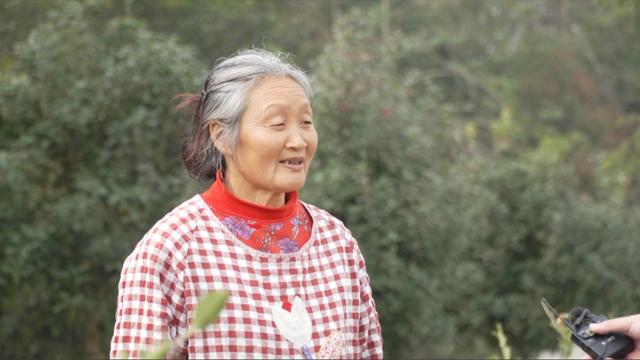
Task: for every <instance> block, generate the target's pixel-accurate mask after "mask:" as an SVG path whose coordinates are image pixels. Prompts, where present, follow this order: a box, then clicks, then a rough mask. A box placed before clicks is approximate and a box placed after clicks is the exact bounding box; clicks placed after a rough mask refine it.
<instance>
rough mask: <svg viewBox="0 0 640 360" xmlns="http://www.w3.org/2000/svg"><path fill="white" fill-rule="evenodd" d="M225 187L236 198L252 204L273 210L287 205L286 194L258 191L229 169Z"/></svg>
mask: <svg viewBox="0 0 640 360" xmlns="http://www.w3.org/2000/svg"><path fill="white" fill-rule="evenodd" d="M224 185H225V187H226V188H227V190H228V191H229V192H230V193H231V194H233V195H234V196H235V197H237V198H239V199H241V200H244V201H246V202H249V203H252V204H256V205H260V206H265V207H273V208H277V207H282V206H284V204H285V200H286V198H285V193H274V192H271V191H267V190H260V189H256V188H255V187H254V186H252V185H251V184H249V183H247V182H246V181H243V180H242V177H241V176H238V175H237V174H235V173H234V172H233V171H231V169H227V173H226V176H225V178H224Z"/></svg>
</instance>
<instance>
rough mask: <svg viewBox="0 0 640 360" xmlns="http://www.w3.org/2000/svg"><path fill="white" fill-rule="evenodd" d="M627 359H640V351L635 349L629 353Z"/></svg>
mask: <svg viewBox="0 0 640 360" xmlns="http://www.w3.org/2000/svg"><path fill="white" fill-rule="evenodd" d="M625 359H640V349H635V350H633V351H632V352H630V353H628V354H627V356H626V357H625Z"/></svg>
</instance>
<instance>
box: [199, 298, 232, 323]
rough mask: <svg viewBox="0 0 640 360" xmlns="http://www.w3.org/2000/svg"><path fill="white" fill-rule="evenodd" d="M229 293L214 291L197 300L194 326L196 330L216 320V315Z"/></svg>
mask: <svg viewBox="0 0 640 360" xmlns="http://www.w3.org/2000/svg"><path fill="white" fill-rule="evenodd" d="M228 296H229V293H228V292H227V291H215V292H212V293H209V294H207V295H206V296H203V297H201V298H200V300H199V301H198V307H197V308H196V317H195V321H194V326H195V328H196V329H197V330H202V329H204V328H205V327H207V325H209V324H212V323H214V322H215V321H216V320H218V315H219V314H220V311H221V310H222V308H223V307H224V304H225V302H226V301H227V297H228Z"/></svg>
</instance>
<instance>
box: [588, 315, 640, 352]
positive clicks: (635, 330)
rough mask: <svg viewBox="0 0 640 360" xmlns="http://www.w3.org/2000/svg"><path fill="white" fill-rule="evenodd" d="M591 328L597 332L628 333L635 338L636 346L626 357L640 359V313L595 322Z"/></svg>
mask: <svg viewBox="0 0 640 360" xmlns="http://www.w3.org/2000/svg"><path fill="white" fill-rule="evenodd" d="M589 328H590V329H591V331H593V332H594V333H596V334H607V333H611V332H617V333H622V334H625V335H627V336H628V337H630V338H631V339H632V340H633V342H634V345H635V347H634V349H633V351H631V352H630V353H629V354H627V357H626V358H627V359H640V314H636V315H631V316H625V317H619V318H615V319H609V320H605V321H603V322H601V323H593V324H591V325H590V326H589Z"/></svg>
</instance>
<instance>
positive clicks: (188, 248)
mask: <svg viewBox="0 0 640 360" xmlns="http://www.w3.org/2000/svg"><path fill="white" fill-rule="evenodd" d="M304 205H305V207H306V209H307V210H308V211H309V214H310V215H311V217H312V218H313V228H312V233H311V238H310V239H309V241H308V242H307V243H306V244H305V245H304V247H302V248H301V249H300V250H299V251H297V252H295V253H290V254H285V253H281V254H269V253H264V252H260V251H259V250H256V249H252V248H250V247H248V246H247V245H245V244H244V243H242V242H241V241H240V240H238V239H237V238H235V237H234V236H233V235H232V234H231V233H230V232H229V231H228V230H227V229H226V228H225V227H224V226H223V225H222V224H221V223H220V221H219V220H218V219H217V218H216V217H215V216H214V215H213V213H212V212H211V210H210V208H209V207H208V206H207V205H206V204H205V202H204V201H203V199H202V198H201V197H200V195H196V196H194V197H193V198H191V199H189V200H187V201H186V202H184V203H183V204H181V205H179V206H178V207H176V208H175V209H174V210H173V211H171V212H170V213H169V214H167V215H166V216H165V217H164V218H163V219H162V220H160V221H159V222H158V223H156V224H155V226H153V228H152V229H151V230H150V231H149V232H148V233H147V234H146V235H145V236H144V238H143V239H142V240H141V241H140V242H139V243H138V245H137V246H136V248H135V250H134V251H133V253H132V254H131V255H129V257H128V258H127V260H126V261H125V263H124V266H123V269H122V274H121V279H120V285H119V294H118V308H117V311H116V323H115V329H114V334H113V339H112V340H111V353H110V356H111V358H118V357H124V356H125V355H127V356H128V357H129V358H138V357H140V355H141V352H142V351H144V350H147V349H149V348H151V347H152V346H153V345H154V344H157V343H159V342H161V341H162V340H165V339H171V340H172V341H176V340H177V339H178V338H181V337H182V338H184V337H185V336H186V334H187V332H188V328H189V326H190V325H191V323H192V322H193V316H194V311H195V308H196V306H197V299H198V298H200V297H201V296H204V295H206V294H207V293H209V292H211V291H216V290H227V291H228V292H229V293H230V295H229V298H228V300H227V304H226V305H225V308H224V310H223V311H222V312H221V314H220V318H219V319H218V321H217V322H216V323H214V324H212V325H209V326H208V327H207V328H206V329H205V330H204V331H200V332H196V333H195V334H194V335H191V336H188V337H186V340H185V341H184V342H183V343H181V344H177V345H178V346H179V348H180V356H182V357H188V358H192V359H213V358H226V359H228V358H245V359H258V358H302V357H303V355H304V356H306V357H309V355H311V356H313V358H315V359H319V358H322V357H330V358H336V357H342V358H348V359H355V358H382V336H381V329H380V324H379V322H378V314H377V312H376V309H375V303H374V300H373V297H372V296H371V287H370V286H369V276H368V275H367V272H366V269H365V263H364V259H363V257H362V254H361V253H360V250H359V248H358V244H357V242H356V240H355V239H354V238H353V237H352V236H351V233H350V232H349V230H348V229H347V228H346V227H345V226H344V225H343V224H342V222H340V221H339V220H337V219H336V218H334V217H333V216H331V215H330V214H329V213H327V212H326V211H323V210H320V209H318V208H317V207H315V206H312V205H308V204H304ZM294 299H295V304H297V305H294V306H297V310H296V314H298V315H299V312H300V311H299V310H301V311H302V312H305V311H306V313H307V314H308V317H306V319H307V323H308V319H309V318H310V319H311V322H310V324H311V336H310V341H309V343H307V345H305V347H306V349H308V350H309V352H307V353H305V354H303V352H302V350H301V348H300V347H299V346H296V345H295V344H294V342H293V340H291V336H290V335H288V334H287V331H286V330H283V328H282V327H281V326H280V324H285V325H284V326H285V327H286V326H289V325H287V324H288V321H289V319H287V318H286V317H287V316H288V313H287V312H284V311H282V310H279V309H280V308H281V305H282V304H283V302H284V303H287V305H288V306H289V308H290V305H291V304H290V303H294ZM300 304H303V305H300ZM289 308H287V311H291V310H290V309H289ZM274 309H275V310H274ZM283 314H284V315H283ZM303 315H305V314H303ZM305 316H307V315H305ZM276 317H278V318H277V319H276ZM276 321H277V322H278V326H276ZM292 321H293V320H292ZM305 331H306V330H305ZM289 333H291V332H290V331H289ZM294 337H295V334H294ZM306 349H305V352H306ZM309 353H310V354H309Z"/></svg>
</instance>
